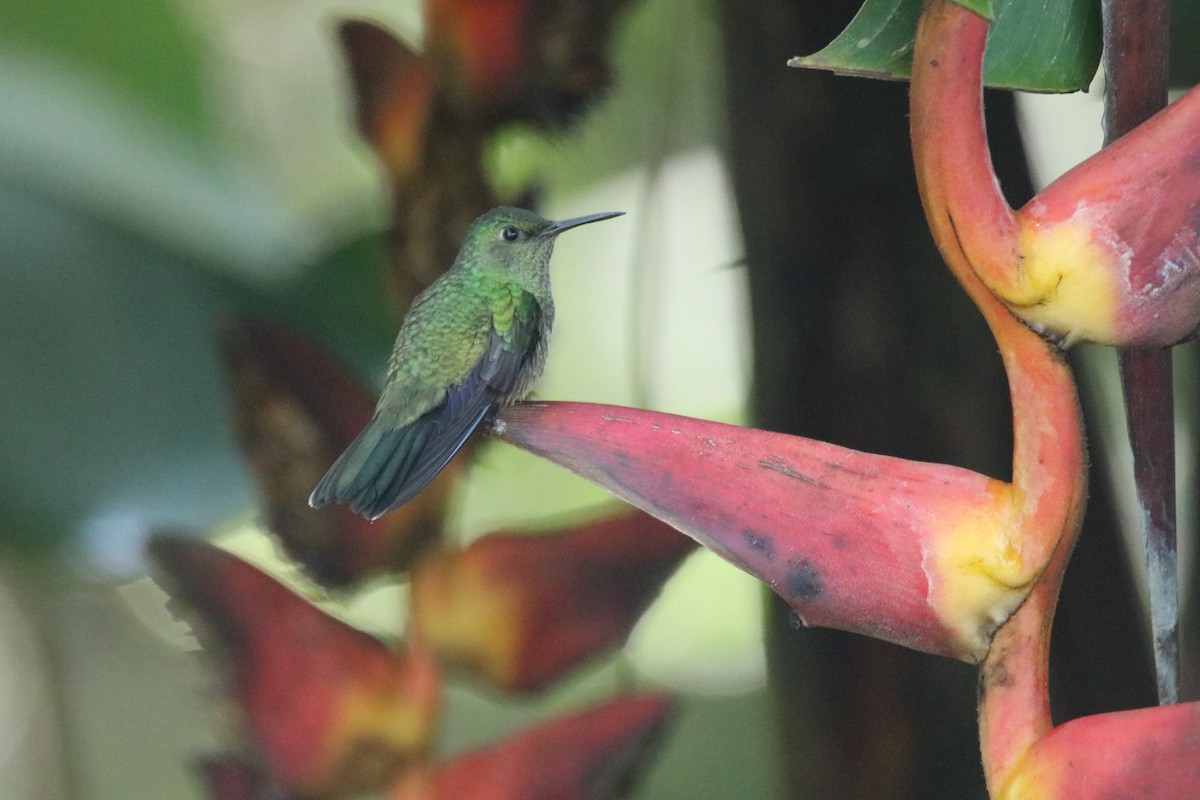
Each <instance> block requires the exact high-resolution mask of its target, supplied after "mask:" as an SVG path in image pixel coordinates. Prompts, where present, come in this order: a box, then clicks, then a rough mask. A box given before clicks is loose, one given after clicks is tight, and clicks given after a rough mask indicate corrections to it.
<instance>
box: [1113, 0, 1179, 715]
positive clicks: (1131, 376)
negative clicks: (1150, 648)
mask: <svg viewBox="0 0 1200 800" xmlns="http://www.w3.org/2000/svg"><path fill="white" fill-rule="evenodd" d="M1167 5H1168V3H1167V0H1138V2H1131V1H1130V0H1104V3H1103V14H1104V72H1105V76H1106V81H1107V84H1106V88H1105V93H1104V141H1105V144H1109V143H1111V142H1113V141H1115V140H1116V139H1118V138H1120V137H1121V136H1124V135H1125V134H1126V133H1128V132H1129V131H1130V130H1132V129H1133V128H1135V127H1137V126H1138V125H1139V124H1141V123H1142V122H1143V121H1144V120H1146V119H1148V118H1149V117H1151V116H1153V115H1154V114H1155V113H1156V112H1158V111H1159V109H1161V108H1163V107H1164V106H1165V105H1166V102H1167V33H1168V25H1167V16H1168V15H1167ZM1118 357H1119V359H1120V364H1121V386H1122V388H1123V389H1124V393H1125V414H1126V419H1127V421H1128V424H1129V443H1130V447H1131V448H1132V450H1133V473H1134V481H1135V483H1136V484H1137V499H1138V507H1139V511H1140V514H1139V519H1140V521H1141V524H1142V526H1143V529H1142V538H1143V541H1144V542H1145V548H1146V567H1147V573H1148V574H1147V583H1148V585H1149V587H1150V622H1151V627H1152V628H1153V632H1154V663H1155V668H1156V671H1157V675H1158V700H1159V703H1160V704H1164V705H1165V704H1168V703H1175V702H1178V700H1179V625H1178V618H1179V577H1178V567H1177V559H1176V548H1175V402H1174V394H1173V390H1172V370H1171V351H1170V350H1169V349H1163V350H1145V349H1124V350H1121V351H1120V353H1119V354H1118Z"/></svg>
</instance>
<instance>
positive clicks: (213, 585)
mask: <svg viewBox="0 0 1200 800" xmlns="http://www.w3.org/2000/svg"><path fill="white" fill-rule="evenodd" d="M149 554H150V556H151V558H152V560H153V561H154V562H155V563H156V564H157V565H158V566H159V567H160V568H161V569H162V570H163V572H164V573H165V577H166V578H167V581H166V583H167V588H168V590H169V592H170V593H171V594H172V596H173V597H174V598H176V599H177V600H179V601H181V602H183V603H184V604H185V605H186V606H187V607H188V608H190V609H191V610H192V611H193V612H194V613H195V614H196V615H197V616H198V617H199V619H200V621H201V622H202V623H203V624H202V625H201V627H200V629H199V630H198V633H199V634H200V635H201V636H202V637H203V640H204V641H205V642H206V643H208V644H210V645H216V647H217V649H218V650H219V651H220V652H221V653H222V654H223V663H224V665H225V666H226V674H227V677H228V683H229V689H228V690H229V694H230V695H231V697H232V698H233V699H234V700H236V702H237V704H238V706H239V707H240V709H241V712H242V715H243V717H244V722H245V728H246V730H247V732H248V733H249V739H250V743H251V745H252V752H254V753H255V754H256V755H257V759H258V761H259V762H260V763H261V764H262V767H263V769H264V772H266V773H267V774H268V775H269V776H270V778H271V780H272V781H273V782H274V783H275V784H278V785H279V786H280V787H281V788H283V789H285V790H286V791H288V792H292V793H294V794H295V795H296V796H297V797H299V798H334V797H350V796H354V795H355V794H356V793H362V792H366V791H372V790H374V789H377V788H379V787H381V786H383V785H385V784H386V783H388V782H390V781H391V780H393V779H394V778H395V777H396V775H397V774H398V773H399V771H400V770H401V769H403V768H404V767H405V766H406V765H408V764H410V763H412V762H413V761H415V760H419V759H422V758H424V757H425V755H426V753H427V752H428V749H429V747H430V743H431V741H432V738H433V732H434V728H435V724H436V719H437V714H438V711H439V707H440V688H441V677H440V671H439V669H438V667H437V665H436V662H435V661H434V659H433V658H432V654H431V653H430V652H429V651H428V650H427V649H426V648H425V647H423V646H421V645H420V643H412V644H410V645H408V646H406V647H402V648H399V649H395V650H393V649H391V648H389V647H387V646H385V645H384V644H383V643H381V642H379V641H377V640H376V639H374V638H372V637H371V636H368V635H367V634H365V633H363V632H362V631H359V630H356V629H354V628H351V627H350V626H348V625H346V624H345V623H343V622H340V621H339V620H336V619H334V618H333V617H331V616H329V615H328V614H326V613H325V612H324V611H322V610H320V609H319V608H317V607H316V606H314V605H313V604H311V603H309V602H308V601H307V600H305V599H304V598H302V597H300V596H299V595H297V594H295V593H294V592H292V591H291V590H290V589H288V588H286V587H285V586H283V585H282V584H281V583H279V582H278V581H276V580H275V579H274V578H272V577H270V576H269V575H267V574H266V573H264V572H262V571H261V570H259V569H258V568H256V567H253V566H251V565H250V564H248V563H246V562H245V561H242V560H241V559H239V558H237V557H235V556H233V555H231V554H230V553H227V552H226V551H224V550H222V549H220V548H218V547H216V546H214V545H211V544H209V543H207V542H204V541H200V540H196V539H192V538H188V537H185V536H169V535H161V534H160V535H157V536H155V537H153V538H152V539H151V541H150V544H149Z"/></svg>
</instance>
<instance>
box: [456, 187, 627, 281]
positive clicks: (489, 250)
mask: <svg viewBox="0 0 1200 800" xmlns="http://www.w3.org/2000/svg"><path fill="white" fill-rule="evenodd" d="M624 213H625V212H624V211H605V212H602V213H600V214H588V215H587V216H584V217H574V218H572V219H566V220H562V221H561V222H552V221H551V220H548V219H545V218H543V217H540V216H538V215H537V214H535V213H533V212H532V211H526V210H525V209H523V208H509V207H502V208H494V209H492V210H491V211H489V212H487V213H486V214H484V215H483V216H481V217H480V218H479V219H477V220H475V222H473V223H472V224H471V229H470V230H469V231H467V237H466V239H465V241H464V242H463V246H462V250H460V251H459V254H458V261H457V264H458V265H462V266H465V267H467V268H484V269H487V270H489V271H491V270H496V271H503V272H505V273H508V274H510V275H511V276H512V278H513V280H516V281H517V282H519V283H520V284H522V285H523V286H526V287H527V288H529V289H530V290H535V291H536V290H548V281H549V278H548V276H549V265H550V254H551V253H553V252H554V240H555V239H556V238H557V237H558V235H559V234H560V233H562V232H563V231H567V230H570V229H571V228H575V227H578V226H580V225H586V224H588V223H589V222H599V221H600V220H602V219H611V218H612V217H618V216H620V215H622V214H624ZM538 293H540V292H538Z"/></svg>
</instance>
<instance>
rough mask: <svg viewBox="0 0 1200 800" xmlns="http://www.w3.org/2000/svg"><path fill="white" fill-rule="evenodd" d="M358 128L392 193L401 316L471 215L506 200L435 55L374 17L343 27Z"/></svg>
mask: <svg viewBox="0 0 1200 800" xmlns="http://www.w3.org/2000/svg"><path fill="white" fill-rule="evenodd" d="M339 34H340V38H341V45H342V53H343V55H344V57H345V59H346V64H347V67H348V71H349V73H350V81H351V84H352V85H353V87H354V102H355V109H356V116H357V121H358V127H359V131H360V133H361V134H362V136H363V138H364V139H365V140H366V142H367V143H368V144H369V145H370V146H371V148H372V149H373V150H374V151H375V153H376V154H377V155H378V157H379V160H380V161H381V162H382V165H383V166H384V168H385V169H386V171H387V178H388V183H389V185H390V188H391V194H392V219H391V224H390V226H389V229H388V254H387V269H386V272H385V277H386V280H387V287H388V289H389V291H390V293H391V297H392V305H393V306H394V308H395V310H396V311H397V313H398V315H402V314H403V313H404V312H405V311H407V310H408V307H409V305H410V304H411V303H412V301H413V299H414V298H415V297H416V296H417V294H418V293H419V292H421V291H422V290H423V289H425V288H426V287H428V286H429V285H430V284H431V283H433V281H434V280H436V279H437V277H438V276H439V275H441V274H442V273H443V272H445V271H446V270H447V269H449V268H450V265H451V264H453V263H454V257H455V254H456V253H457V252H458V246H459V243H460V242H461V241H462V237H463V235H464V234H465V233H466V232H467V228H469V227H470V225H471V222H472V221H474V220H475V218H476V217H478V216H479V215H480V214H482V213H484V212H485V211H487V210H488V209H490V208H493V207H495V206H498V205H501V203H500V202H499V200H498V199H497V197H496V195H495V192H494V191H493V190H492V187H491V184H490V183H489V181H488V179H487V176H486V174H485V172H484V168H483V149H484V142H485V139H486V136H487V135H488V133H489V131H488V130H486V129H485V128H484V127H483V126H481V125H480V124H479V121H477V120H464V119H462V118H460V117H459V116H456V115H455V114H454V113H452V111H451V110H450V109H449V107H448V104H447V100H446V97H445V93H446V88H445V83H446V80H445V78H444V76H439V75H438V73H437V71H436V70H435V69H434V67H433V66H431V63H430V61H429V59H428V58H427V57H426V56H424V55H421V56H418V55H416V54H414V53H413V52H412V51H411V50H410V49H409V48H408V47H407V46H406V45H405V44H404V43H403V42H401V41H400V40H399V39H397V38H396V37H395V36H393V35H392V34H391V33H388V32H387V31H385V30H383V29H382V28H379V27H377V26H375V25H373V24H371V23H369V22H358V21H352V22H346V23H344V24H343V25H342V26H341V28H340V30H339Z"/></svg>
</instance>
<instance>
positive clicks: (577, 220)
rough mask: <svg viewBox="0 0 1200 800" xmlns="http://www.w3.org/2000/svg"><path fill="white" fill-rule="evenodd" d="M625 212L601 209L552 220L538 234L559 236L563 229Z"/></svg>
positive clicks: (566, 229)
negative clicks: (591, 212) (598, 211)
mask: <svg viewBox="0 0 1200 800" xmlns="http://www.w3.org/2000/svg"><path fill="white" fill-rule="evenodd" d="M624 213H625V212H624V211H601V212H600V213H599V214H588V215H587V216H584V217H572V218H571V219H564V220H563V221H561V222H551V223H550V227H548V228H546V229H545V230H543V231H542V232H541V233H539V234H538V236H558V235H559V234H560V233H562V232H563V231H569V230H570V229H571V228H578V227H579V226H580V225H587V224H588V223H589V222H599V221H600V220H602V219H612V218H613V217H619V216H621V215H622V214H624Z"/></svg>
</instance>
